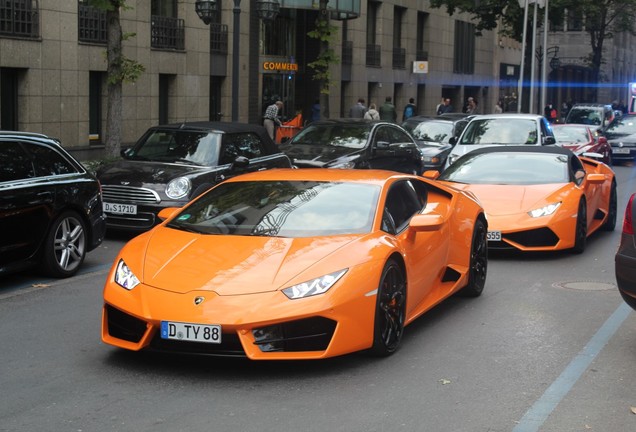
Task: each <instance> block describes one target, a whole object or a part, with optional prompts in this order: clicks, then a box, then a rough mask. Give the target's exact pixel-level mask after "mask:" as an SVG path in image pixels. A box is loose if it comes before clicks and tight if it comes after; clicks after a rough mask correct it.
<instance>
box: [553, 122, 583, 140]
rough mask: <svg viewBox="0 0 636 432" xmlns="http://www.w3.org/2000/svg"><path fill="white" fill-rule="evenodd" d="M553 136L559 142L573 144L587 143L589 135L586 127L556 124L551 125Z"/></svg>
mask: <svg viewBox="0 0 636 432" xmlns="http://www.w3.org/2000/svg"><path fill="white" fill-rule="evenodd" d="M552 131H553V132H554V137H555V138H556V140H557V142H558V143H559V144H574V143H577V144H578V143H587V142H589V141H590V137H589V136H588V134H587V129H585V128H583V127H576V126H567V125H565V126H558V127H553V128H552Z"/></svg>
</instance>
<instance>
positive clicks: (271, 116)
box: [263, 100, 283, 140]
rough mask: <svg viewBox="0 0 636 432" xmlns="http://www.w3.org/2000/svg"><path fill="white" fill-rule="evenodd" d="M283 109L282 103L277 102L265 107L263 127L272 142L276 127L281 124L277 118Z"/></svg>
mask: <svg viewBox="0 0 636 432" xmlns="http://www.w3.org/2000/svg"><path fill="white" fill-rule="evenodd" d="M282 108H283V102H282V101H280V100H277V101H276V102H274V103H273V104H271V105H270V106H268V107H267V109H266V110H265V115H264V116H263V126H265V129H266V130H267V135H269V137H270V138H271V139H272V140H274V137H275V136H276V126H281V125H282V123H281V122H280V119H279V118H278V113H279V112H280V110H281V109H282Z"/></svg>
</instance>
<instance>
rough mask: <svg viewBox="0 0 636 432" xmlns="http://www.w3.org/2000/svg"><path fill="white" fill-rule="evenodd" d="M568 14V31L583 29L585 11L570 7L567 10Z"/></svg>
mask: <svg viewBox="0 0 636 432" xmlns="http://www.w3.org/2000/svg"><path fill="white" fill-rule="evenodd" d="M566 16H567V25H568V27H567V31H582V30H583V11H582V10H581V9H568V10H567V11H566Z"/></svg>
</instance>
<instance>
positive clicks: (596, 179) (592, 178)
mask: <svg viewBox="0 0 636 432" xmlns="http://www.w3.org/2000/svg"><path fill="white" fill-rule="evenodd" d="M585 179H586V180H587V181H588V182H590V183H592V184H603V183H605V174H588V175H587V177H586V178H585Z"/></svg>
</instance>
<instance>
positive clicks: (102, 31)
mask: <svg viewBox="0 0 636 432" xmlns="http://www.w3.org/2000/svg"><path fill="white" fill-rule="evenodd" d="M77 6H78V8H77V21H78V22H77V29H78V39H79V41H80V42H89V43H98V44H105V43H106V42H107V41H108V27H107V24H106V11H104V10H101V9H98V8H96V7H93V6H90V5H89V4H88V0H79V1H78V5H77Z"/></svg>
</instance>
